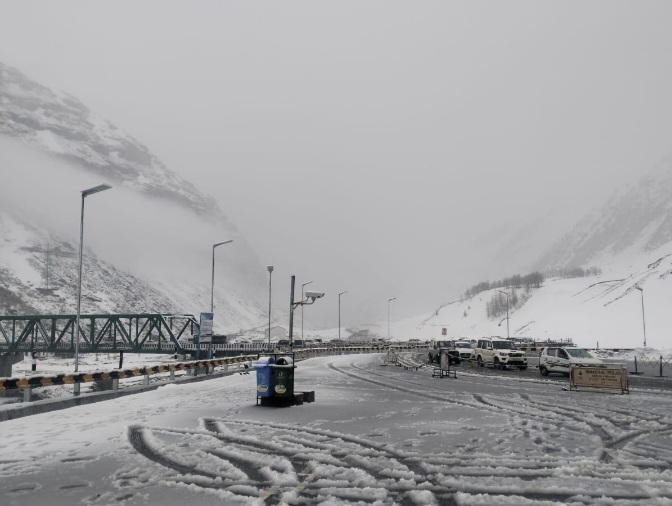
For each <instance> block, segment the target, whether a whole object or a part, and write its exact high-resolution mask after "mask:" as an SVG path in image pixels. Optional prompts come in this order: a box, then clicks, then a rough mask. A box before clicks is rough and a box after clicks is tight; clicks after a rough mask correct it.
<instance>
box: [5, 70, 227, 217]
mask: <svg viewBox="0 0 672 506" xmlns="http://www.w3.org/2000/svg"><path fill="white" fill-rule="evenodd" d="M0 134H2V135H7V136H10V137H13V138H17V139H20V140H21V141H23V142H25V143H26V144H29V145H31V146H34V147H36V148H38V149H40V150H42V151H44V152H47V153H50V154H53V155H54V156H56V157H58V158H61V159H63V160H65V161H68V162H70V163H72V164H76V165H78V166H81V167H83V168H85V169H87V170H88V171H91V172H94V173H97V174H99V175H100V176H102V177H104V178H105V179H106V180H108V181H111V182H113V183H115V184H121V185H124V186H127V187H130V188H134V189H137V190H139V191H141V192H143V193H145V194H147V195H149V196H152V197H157V198H164V199H167V200H169V201H171V202H174V203H179V204H181V205H184V206H186V207H188V208H189V209H191V210H192V211H194V212H195V213H197V214H199V215H203V216H208V217H210V218H215V217H216V218H217V219H219V220H225V219H226V218H225V216H224V214H223V213H222V212H221V210H220V209H219V208H218V207H217V203H216V202H215V200H214V199H213V198H212V197H211V196H209V195H205V194H203V193H201V192H199V191H198V190H197V189H196V188H195V187H194V185H193V184H191V183H190V182H189V181H187V180H185V179H184V178H183V177H181V176H179V175H178V174H176V173H175V172H173V171H171V170H169V169H168V168H167V167H166V166H165V165H164V164H163V163H162V162H161V161H160V160H159V159H158V158H157V157H156V156H154V155H153V154H152V153H151V152H150V151H149V149H148V148H147V147H146V146H144V145H143V144H141V143H140V142H139V141H138V140H137V139H134V138H133V137H131V136H129V135H127V134H126V133H124V132H123V131H121V130H120V129H118V128H117V127H115V126H114V125H113V124H112V123H110V122H109V121H107V120H105V119H103V118H101V117H100V116H98V115H96V114H95V113H93V112H92V111H90V110H89V109H88V108H87V107H86V106H85V105H84V104H83V103H82V102H80V101H79V100H77V98H75V97H73V96H71V95H68V94H65V93H62V92H60V93H59V92H55V91H52V90H50V89H49V88H46V87H44V86H42V85H40V84H38V83H36V82H34V81H32V80H30V79H29V78H27V77H26V76H25V75H23V74H22V73H21V72H19V71H18V70H17V69H15V68H12V67H9V66H7V65H4V64H3V63H2V62H0Z"/></svg>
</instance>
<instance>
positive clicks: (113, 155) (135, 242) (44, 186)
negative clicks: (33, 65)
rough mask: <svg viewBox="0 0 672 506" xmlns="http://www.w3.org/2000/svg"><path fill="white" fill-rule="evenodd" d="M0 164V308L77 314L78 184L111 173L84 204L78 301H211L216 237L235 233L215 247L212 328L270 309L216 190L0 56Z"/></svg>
mask: <svg viewBox="0 0 672 506" xmlns="http://www.w3.org/2000/svg"><path fill="white" fill-rule="evenodd" d="M0 166H1V168H2V184H1V185H0V232H1V235H0V314H17V313H18V314H27V313H36V312H39V313H52V314H53V313H69V314H71V313H74V311H75V307H76V301H75V300H74V299H75V294H76V274H77V259H76V252H77V247H78V239H79V237H78V228H77V226H78V223H79V201H80V198H81V197H80V191H81V190H83V189H85V188H88V187H91V186H94V185H97V184H100V183H102V182H106V183H109V184H111V185H112V187H113V189H112V191H110V192H109V193H106V194H104V195H105V196H104V197H97V196H96V197H95V203H90V204H87V216H89V218H88V219H87V227H86V228H87V239H86V241H85V246H86V249H87V252H86V254H85V263H84V275H83V299H82V311H83V312H98V313H104V312H139V311H147V312H167V311H176V312H180V313H196V314H197V313H198V312H200V311H207V310H209V308H210V282H211V280H210V261H211V260H210V255H211V252H212V250H211V246H212V244H213V243H214V242H217V241H222V240H227V239H232V240H233V241H234V242H233V244H232V245H230V246H227V248H226V251H222V253H219V256H220V258H221V260H220V262H219V264H218V269H217V278H218V279H217V282H216V287H215V307H216V308H219V310H220V311H221V312H220V316H219V318H216V320H215V327H216V330H217V331H226V332H229V331H235V330H239V329H240V328H241V327H243V328H244V327H246V326H253V327H257V326H259V324H260V323H262V322H263V321H264V319H265V318H266V316H265V315H266V310H265V309H264V308H265V307H266V306H267V305H266V302H265V298H266V297H265V295H266V292H265V283H266V276H265V269H264V267H263V266H261V265H260V262H259V260H258V258H257V256H256V254H255V252H254V251H253V250H252V249H251V248H250V247H249V245H248V244H247V241H246V239H245V237H244V236H243V234H241V233H240V231H238V230H237V228H236V227H235V226H234V225H233V224H231V222H229V221H228V220H227V218H226V216H225V215H224V214H223V213H222V211H221V210H220V209H219V207H218V206H217V203H216V202H215V200H214V199H213V198H212V197H211V196H209V195H206V194H204V193H202V192H199V191H198V190H197V189H196V188H195V187H194V186H193V185H192V184H191V183H190V182H189V181H186V180H185V179H184V178H182V177H181V176H179V175H177V174H176V173H174V172H173V171H171V170H169V169H168V168H167V167H166V166H165V165H163V163H161V161H160V160H159V159H158V158H157V157H156V156H154V155H153V154H152V153H151V152H150V151H149V150H148V148H147V147H146V146H144V145H143V144H141V143H140V142H139V141H137V140H136V139H134V138H132V137H131V136H129V135H127V134H126V133H124V132H122V131H121V130H119V129H118V128H116V127H115V126H114V125H112V124H110V123H109V122H108V121H106V120H104V119H102V118H100V117H98V116H96V115H95V114H94V113H93V112H91V111H90V110H89V109H88V108H87V107H86V106H85V105H84V104H82V103H81V102H80V101H78V100H77V99H76V98H74V97H72V96H68V95H65V94H63V93H57V92H54V91H52V90H50V89H48V88H46V87H44V86H41V85H40V84H38V83H35V82H34V81H31V80H30V79H28V78H27V77H26V76H24V75H23V74H21V73H20V72H19V71H18V70H16V69H13V68H11V67H8V66H6V65H4V64H2V63H0ZM87 201H88V199H87ZM47 257H48V258H49V262H47ZM46 263H49V264H50V267H51V278H52V279H51V283H52V284H54V286H56V287H57V290H55V291H53V294H52V293H51V292H52V290H45V288H49V287H48V286H47V285H48V284H49V283H47V280H46V279H45V275H44V271H45V270H46V269H45V264H46ZM38 289H39V290H38Z"/></svg>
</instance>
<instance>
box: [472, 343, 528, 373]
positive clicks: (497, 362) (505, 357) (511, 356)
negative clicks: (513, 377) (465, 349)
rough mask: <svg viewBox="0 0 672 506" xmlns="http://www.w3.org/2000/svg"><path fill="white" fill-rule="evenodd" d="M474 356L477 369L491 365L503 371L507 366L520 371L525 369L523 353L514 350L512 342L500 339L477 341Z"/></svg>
mask: <svg viewBox="0 0 672 506" xmlns="http://www.w3.org/2000/svg"><path fill="white" fill-rule="evenodd" d="M474 355H475V357H476V363H477V364H478V366H479V367H485V366H486V365H492V366H493V367H494V368H496V369H505V368H506V367H507V366H512V367H517V368H518V369H520V370H521V371H524V370H525V369H527V358H526V357H525V353H523V352H522V351H520V350H519V349H518V348H516V345H515V344H513V342H512V341H509V340H508V339H502V338H501V337H484V338H482V339H479V340H478V344H477V345H476V349H475V350H474Z"/></svg>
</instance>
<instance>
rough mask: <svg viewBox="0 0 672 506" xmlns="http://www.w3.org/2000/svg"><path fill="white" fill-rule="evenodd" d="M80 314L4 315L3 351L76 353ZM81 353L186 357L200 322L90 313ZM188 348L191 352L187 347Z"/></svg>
mask: <svg viewBox="0 0 672 506" xmlns="http://www.w3.org/2000/svg"><path fill="white" fill-rule="evenodd" d="M76 325H77V315H31V316H0V353H27V352H51V353H57V354H58V353H61V354H71V353H75V341H76V339H77V332H76V331H75V328H76ZM79 328H80V333H79V353H112V352H119V351H124V352H131V353H164V354H165V353H186V352H187V351H186V348H193V345H191V346H189V345H187V338H191V337H192V336H193V335H194V334H198V330H199V323H198V320H196V318H195V317H194V316H193V315H189V314H151V313H150V314H112V315H111V314H107V315H106V314H87V315H80V317H79ZM185 346H186V348H185Z"/></svg>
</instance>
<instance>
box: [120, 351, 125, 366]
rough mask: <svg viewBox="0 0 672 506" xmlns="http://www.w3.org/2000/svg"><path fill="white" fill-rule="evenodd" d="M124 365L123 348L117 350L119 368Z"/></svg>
mask: <svg viewBox="0 0 672 506" xmlns="http://www.w3.org/2000/svg"><path fill="white" fill-rule="evenodd" d="M123 366H124V350H119V369H121V368H122V367H123Z"/></svg>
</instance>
